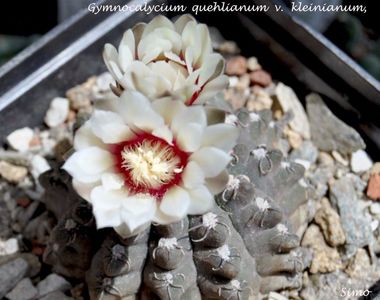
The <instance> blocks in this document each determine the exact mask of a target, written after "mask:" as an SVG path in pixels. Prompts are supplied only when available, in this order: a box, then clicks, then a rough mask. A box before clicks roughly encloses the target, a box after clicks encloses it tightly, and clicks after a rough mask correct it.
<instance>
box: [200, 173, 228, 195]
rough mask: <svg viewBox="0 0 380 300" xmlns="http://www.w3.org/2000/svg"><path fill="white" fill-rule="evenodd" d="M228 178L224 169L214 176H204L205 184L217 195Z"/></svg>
mask: <svg viewBox="0 0 380 300" xmlns="http://www.w3.org/2000/svg"><path fill="white" fill-rule="evenodd" d="M228 179H229V177H228V172H227V171H226V170H224V171H222V172H221V173H220V174H219V175H217V176H215V177H210V178H206V186H207V188H208V189H209V191H210V192H211V193H212V194H213V195H217V194H219V193H221V192H222V191H223V190H224V188H225V187H226V185H227V182H228Z"/></svg>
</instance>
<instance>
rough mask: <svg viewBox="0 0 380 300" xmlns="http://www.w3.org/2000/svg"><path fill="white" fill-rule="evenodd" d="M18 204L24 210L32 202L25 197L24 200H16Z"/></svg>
mask: <svg viewBox="0 0 380 300" xmlns="http://www.w3.org/2000/svg"><path fill="white" fill-rule="evenodd" d="M16 203H17V205H19V206H21V207H23V208H26V207H28V206H29V205H30V203H31V201H30V199H29V198H25V197H23V198H18V199H17V200H16Z"/></svg>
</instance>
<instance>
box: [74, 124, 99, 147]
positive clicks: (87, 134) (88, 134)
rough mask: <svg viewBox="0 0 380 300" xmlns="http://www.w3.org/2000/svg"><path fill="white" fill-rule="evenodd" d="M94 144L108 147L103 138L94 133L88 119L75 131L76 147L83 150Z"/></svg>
mask: <svg viewBox="0 0 380 300" xmlns="http://www.w3.org/2000/svg"><path fill="white" fill-rule="evenodd" d="M92 146H96V147H99V148H106V145H105V144H104V143H103V142H102V140H101V139H99V138H98V137H97V136H96V135H95V134H94V133H93V131H92V130H91V125H90V122H89V121H87V122H86V123H84V124H83V125H82V126H81V127H80V128H79V129H78V130H77V131H76V132H75V136H74V149H75V150H82V149H84V148H88V147H92Z"/></svg>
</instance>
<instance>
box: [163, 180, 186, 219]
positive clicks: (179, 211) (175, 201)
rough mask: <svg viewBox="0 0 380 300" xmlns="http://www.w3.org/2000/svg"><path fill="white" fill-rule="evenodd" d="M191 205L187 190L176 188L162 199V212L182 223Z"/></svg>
mask: <svg viewBox="0 0 380 300" xmlns="http://www.w3.org/2000/svg"><path fill="white" fill-rule="evenodd" d="M189 205H190V197H189V193H188V192H187V191H186V190H185V189H183V188H181V187H179V186H175V187H173V188H171V189H170V190H168V191H167V192H166V194H165V195H164V197H163V198H162V200H161V204H160V211H162V212H163V213H164V214H165V215H168V216H169V217H172V218H174V219H175V220H177V221H180V220H181V219H183V218H184V217H185V216H186V215H187V210H188V208H189Z"/></svg>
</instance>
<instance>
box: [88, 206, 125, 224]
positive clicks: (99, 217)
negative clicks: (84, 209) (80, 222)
mask: <svg viewBox="0 0 380 300" xmlns="http://www.w3.org/2000/svg"><path fill="white" fill-rule="evenodd" d="M93 214H94V216H95V221H96V227H97V228H98V229H101V228H107V227H115V226H119V225H120V224H121V222H122V221H121V216H120V211H119V210H117V209H112V210H93Z"/></svg>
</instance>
